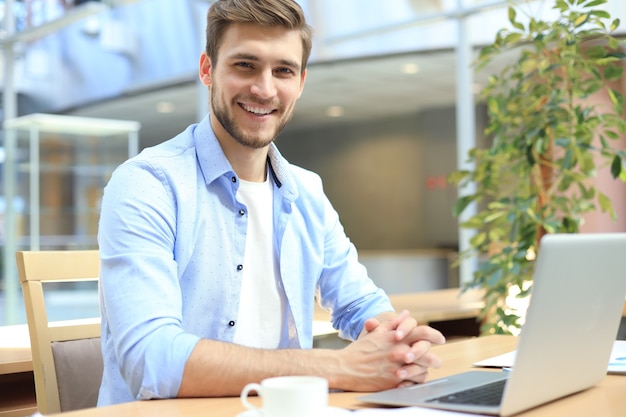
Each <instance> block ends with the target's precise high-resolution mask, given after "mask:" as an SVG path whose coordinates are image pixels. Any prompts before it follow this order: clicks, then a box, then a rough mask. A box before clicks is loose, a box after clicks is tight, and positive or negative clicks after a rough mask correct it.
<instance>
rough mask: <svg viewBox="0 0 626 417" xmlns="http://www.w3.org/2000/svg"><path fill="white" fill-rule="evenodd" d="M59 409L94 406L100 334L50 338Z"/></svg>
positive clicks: (99, 379)
mask: <svg viewBox="0 0 626 417" xmlns="http://www.w3.org/2000/svg"><path fill="white" fill-rule="evenodd" d="M52 355H53V356H54V365H55V368H56V373H57V384H58V386H59V400H60V403H61V411H69V410H78V409H81V408H90V407H95V406H96V404H97V402H98V391H99V389H100V382H101V380H102V369H103V364H102V350H101V348H100V338H99V337H98V338H93V339H81V340H71V341H66V342H53V343H52Z"/></svg>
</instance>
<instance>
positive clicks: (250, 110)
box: [242, 105, 272, 116]
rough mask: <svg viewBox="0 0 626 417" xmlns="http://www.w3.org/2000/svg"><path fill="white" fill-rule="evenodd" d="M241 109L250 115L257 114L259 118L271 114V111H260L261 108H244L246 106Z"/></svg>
mask: <svg viewBox="0 0 626 417" xmlns="http://www.w3.org/2000/svg"><path fill="white" fill-rule="evenodd" d="M242 107H243V108H244V109H245V110H247V111H249V112H250V113H254V114H258V115H259V116H263V115H266V114H270V113H271V112H272V110H271V109H262V108H259V107H250V106H246V105H243V106H242Z"/></svg>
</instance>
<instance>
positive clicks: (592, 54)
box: [585, 45, 606, 59]
mask: <svg viewBox="0 0 626 417" xmlns="http://www.w3.org/2000/svg"><path fill="white" fill-rule="evenodd" d="M585 53H586V54H587V56H588V57H589V58H592V59H599V58H605V57H606V49H604V47H603V46H600V45H595V46H592V47H591V48H589V49H587V50H586V51H585Z"/></svg>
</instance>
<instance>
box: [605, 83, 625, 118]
mask: <svg viewBox="0 0 626 417" xmlns="http://www.w3.org/2000/svg"><path fill="white" fill-rule="evenodd" d="M608 93H609V98H610V99H611V102H612V103H613V109H614V111H615V113H617V114H622V112H623V111H624V96H623V95H622V93H620V92H619V91H617V90H614V89H613V88H609V90H608Z"/></svg>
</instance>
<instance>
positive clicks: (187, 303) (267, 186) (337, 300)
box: [99, 0, 444, 405]
mask: <svg viewBox="0 0 626 417" xmlns="http://www.w3.org/2000/svg"><path fill="white" fill-rule="evenodd" d="M310 50H311V29H310V28H309V26H308V25H307V24H306V22H305V20H304V16H303V14H302V10H301V9H300V7H299V6H298V4H297V3H296V2H295V1H294V0H264V1H258V0H218V1H217V2H215V3H214V4H213V5H212V6H211V8H210V10H209V14H208V24H207V49H206V51H205V52H204V53H202V55H201V57H200V66H199V76H200V79H201V81H202V82H203V83H204V84H205V85H206V86H207V87H208V89H209V92H210V113H209V115H208V116H207V117H206V118H205V119H204V120H202V121H201V122H200V123H198V124H197V125H192V126H190V127H188V128H187V130H185V131H184V132H183V133H181V134H180V135H178V136H176V137H175V138H173V139H171V140H169V141H166V142H164V143H162V144H160V145H158V146H155V147H154V148H150V149H146V150H144V151H143V152H142V153H141V154H140V155H139V156H137V157H135V158H133V159H131V160H129V161H127V162H126V163H125V164H123V165H122V166H120V167H119V168H118V169H117V170H116V172H115V173H114V174H113V176H112V178H111V180H110V182H109V184H108V185H107V187H106V190H105V193H104V198H103V203H102V214H101V221H100V229H99V230H100V231H99V245H100V253H101V261H102V268H101V287H100V290H101V309H102V345H103V354H104V375H103V381H102V386H101V389H100V398H99V404H100V405H105V404H114V403H119V402H124V401H132V400H135V399H150V398H168V397H192V396H230V395H238V394H239V392H240V391H241V389H242V387H243V386H244V385H245V384H246V383H248V382H251V381H260V380H262V379H263V378H266V377H269V376H276V375H295V374H301V375H319V376H323V377H325V378H327V379H328V381H329V385H330V387H331V388H336V389H344V390H357V391H372V390H380V389H385V388H391V387H394V386H398V385H402V384H411V383H416V382H422V381H424V380H425V379H426V377H427V373H428V369H429V367H433V366H439V365H440V363H439V360H438V358H437V357H436V356H434V355H433V354H432V353H431V352H429V348H430V345H431V344H432V343H436V344H440V343H444V338H443V336H442V335H441V334H440V333H439V332H437V331H436V330H434V329H432V328H430V327H427V326H417V323H416V322H415V320H413V319H412V318H410V317H408V314H407V313H406V312H402V313H400V314H396V313H395V312H393V307H392V306H391V304H390V302H389V300H388V298H387V296H386V295H385V294H384V292H383V291H382V290H380V289H378V288H377V287H376V286H375V285H374V284H373V283H372V281H371V280H370V279H369V278H368V276H367V272H366V270H365V268H364V267H363V266H362V265H361V264H359V263H358V260H357V253H356V249H355V248H354V246H353V245H352V244H351V242H350V241H349V239H348V238H347V237H346V236H345V234H344V231H343V228H342V226H341V224H340V223H339V219H338V215H337V213H336V212H335V210H334V209H333V208H332V206H331V204H330V202H329V201H328V200H327V198H326V196H325V195H324V193H323V190H322V184H321V180H320V178H319V177H318V176H317V175H315V174H313V173H311V172H308V171H306V170H303V169H301V168H298V167H295V166H292V165H290V164H289V163H288V162H287V161H286V160H285V159H284V158H283V157H282V156H281V155H280V153H279V152H278V150H277V149H276V147H275V145H274V144H273V141H274V139H275V138H276V137H277V136H278V134H279V132H280V131H281V130H282V128H283V127H284V126H285V125H286V124H287V122H288V120H289V119H290V117H291V115H292V113H293V110H294V106H295V103H296V101H297V99H298V98H299V97H300V94H301V93H302V89H303V87H304V81H305V78H306V63H307V60H308V57H309V53H310ZM315 299H317V300H318V301H319V302H320V303H321V305H322V306H323V307H324V308H326V309H327V310H329V311H330V312H331V319H332V322H333V325H334V326H335V328H337V329H338V330H339V331H340V334H341V335H342V336H344V337H346V338H348V339H352V340H355V341H354V343H351V344H350V345H349V346H347V347H346V348H344V349H340V350H324V349H309V348H311V346H312V319H313V309H314V302H315Z"/></svg>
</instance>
